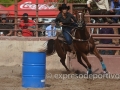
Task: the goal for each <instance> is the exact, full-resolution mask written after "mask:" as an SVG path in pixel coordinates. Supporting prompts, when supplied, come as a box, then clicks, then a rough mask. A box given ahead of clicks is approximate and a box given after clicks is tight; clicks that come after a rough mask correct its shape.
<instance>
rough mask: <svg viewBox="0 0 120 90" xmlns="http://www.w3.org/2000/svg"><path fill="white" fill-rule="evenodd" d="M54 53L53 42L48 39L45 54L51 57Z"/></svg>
mask: <svg viewBox="0 0 120 90" xmlns="http://www.w3.org/2000/svg"><path fill="white" fill-rule="evenodd" d="M54 53H55V40H53V39H50V40H48V43H47V48H46V54H47V55H52V54H54Z"/></svg>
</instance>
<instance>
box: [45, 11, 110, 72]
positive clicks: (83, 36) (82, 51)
mask: <svg viewBox="0 0 120 90" xmlns="http://www.w3.org/2000/svg"><path fill="white" fill-rule="evenodd" d="M84 15H85V14H84V12H82V13H79V12H78V13H77V15H76V16H77V21H78V22H77V24H78V27H75V28H74V29H73V31H72V34H71V36H72V37H73V42H72V43H73V45H74V48H75V50H76V56H77V61H78V62H79V63H80V64H81V65H82V66H83V67H84V68H86V70H87V73H88V74H92V68H91V64H90V62H89V61H88V58H87V54H89V53H90V52H91V53H93V54H94V55H95V56H96V57H97V58H98V60H99V61H100V63H101V66H102V70H103V73H108V71H107V69H106V65H105V63H104V61H103V58H102V57H101V56H100V54H99V52H98V50H97V48H96V45H95V43H94V39H93V37H92V36H91V35H90V34H89V32H88V30H87V28H86V23H85V20H84ZM55 51H56V52H57V55H58V56H59V57H60V62H61V63H62V65H63V66H64V67H65V68H66V70H67V71H70V70H69V69H68V68H67V66H66V64H65V59H66V54H67V52H71V50H70V47H69V46H68V44H66V43H65V42H64V41H63V40H61V39H59V35H57V38H56V39H50V40H48V43H47V48H46V54H47V55H53V54H54V53H55ZM82 60H84V61H85V63H86V64H84V63H83V61H82Z"/></svg>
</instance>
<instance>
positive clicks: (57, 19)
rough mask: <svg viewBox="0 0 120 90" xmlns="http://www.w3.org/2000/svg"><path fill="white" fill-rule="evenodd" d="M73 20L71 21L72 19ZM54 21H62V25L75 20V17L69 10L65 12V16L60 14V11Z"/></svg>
mask: <svg viewBox="0 0 120 90" xmlns="http://www.w3.org/2000/svg"><path fill="white" fill-rule="evenodd" d="M72 20H73V21H72ZM55 22H62V23H63V25H66V24H70V23H71V22H75V23H76V22H77V20H76V18H75V17H74V16H73V15H72V14H71V13H69V12H67V13H66V18H64V17H63V16H62V13H61V12H60V13H59V14H58V16H57V17H56V20H55Z"/></svg>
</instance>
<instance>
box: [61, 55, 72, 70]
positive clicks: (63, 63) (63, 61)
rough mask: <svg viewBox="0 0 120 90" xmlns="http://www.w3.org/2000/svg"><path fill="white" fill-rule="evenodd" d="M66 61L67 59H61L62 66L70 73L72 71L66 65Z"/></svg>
mask: <svg viewBox="0 0 120 90" xmlns="http://www.w3.org/2000/svg"><path fill="white" fill-rule="evenodd" d="M65 59H66V57H61V58H60V62H61V63H62V65H63V66H64V67H65V68H66V70H67V71H70V70H69V69H68V68H67V66H66V64H65Z"/></svg>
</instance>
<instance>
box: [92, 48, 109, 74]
mask: <svg viewBox="0 0 120 90" xmlns="http://www.w3.org/2000/svg"><path fill="white" fill-rule="evenodd" d="M93 53H94V54H95V56H96V57H97V58H98V59H99V60H100V62H101V66H102V69H103V71H104V73H108V72H107V69H106V65H105V64H104V61H103V58H102V57H101V56H100V54H99V52H98V50H97V48H96V47H95V48H94V50H93Z"/></svg>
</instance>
